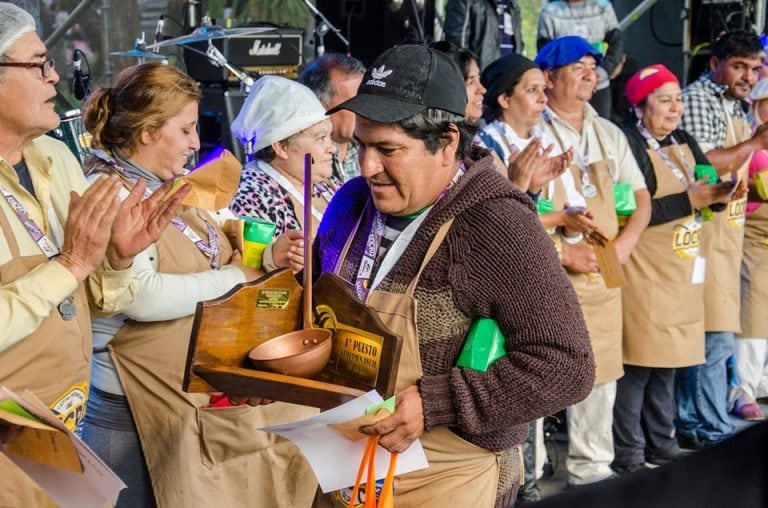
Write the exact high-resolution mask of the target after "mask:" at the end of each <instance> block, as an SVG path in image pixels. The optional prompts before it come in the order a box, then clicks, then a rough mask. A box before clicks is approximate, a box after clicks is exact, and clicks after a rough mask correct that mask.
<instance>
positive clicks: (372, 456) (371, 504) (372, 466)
mask: <svg viewBox="0 0 768 508" xmlns="http://www.w3.org/2000/svg"><path fill="white" fill-rule="evenodd" d="M379 438H380V436H370V437H369V438H368V442H367V443H366V445H365V452H363V460H361V461H360V468H359V469H358V470H357V477H356V478H355V486H354V488H353V489H352V496H351V497H350V499H349V503H347V508H355V502H356V500H357V496H358V493H359V492H360V482H361V481H362V479H363V473H364V472H366V469H367V472H368V475H367V480H366V482H367V483H366V485H367V486H368V487H369V488H366V490H365V504H364V508H377V503H376V448H377V447H378V445H379ZM396 467H397V453H392V455H391V457H390V459H389V467H388V468H387V476H386V477H385V478H384V488H383V489H382V491H381V497H380V498H379V500H378V508H388V506H392V504H391V503H392V501H391V500H390V499H389V493H390V492H392V485H393V483H394V480H395V468H396ZM370 487H373V488H370Z"/></svg>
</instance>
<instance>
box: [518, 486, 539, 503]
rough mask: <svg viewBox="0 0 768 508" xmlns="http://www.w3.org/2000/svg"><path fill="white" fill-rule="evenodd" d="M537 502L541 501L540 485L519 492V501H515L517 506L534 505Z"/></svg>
mask: <svg viewBox="0 0 768 508" xmlns="http://www.w3.org/2000/svg"><path fill="white" fill-rule="evenodd" d="M536 501H541V492H540V491H539V487H538V485H536V486H534V487H529V488H527V489H524V490H519V491H518V492H517V499H515V504H526V503H534V502H536Z"/></svg>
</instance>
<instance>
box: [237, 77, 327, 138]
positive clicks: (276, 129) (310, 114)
mask: <svg viewBox="0 0 768 508" xmlns="http://www.w3.org/2000/svg"><path fill="white" fill-rule="evenodd" d="M325 119H326V116H325V108H323V105H322V104H320V101H319V100H318V99H317V97H316V96H315V94H314V92H312V90H310V89H309V88H307V87H306V86H304V85H302V84H301V83H297V82H296V81H291V80H290V79H286V78H281V77H279V76H264V77H263V78H259V79H258V80H257V81H256V83H255V84H254V85H253V88H251V93H249V94H248V98H247V99H246V100H245V104H243V107H242V108H241V109H240V112H239V113H238V114H237V118H235V121H234V122H232V133H233V134H234V135H235V136H237V138H238V139H239V140H240V141H241V142H242V143H243V144H248V143H249V142H253V150H254V151H259V150H261V149H262V148H265V147H267V146H269V145H271V144H272V143H276V142H278V141H282V140H284V139H286V138H289V137H291V136H292V135H294V134H296V133H297V132H301V131H303V130H304V129H306V128H307V127H312V126H313V125H315V124H317V123H320V122H322V121H323V120H325Z"/></svg>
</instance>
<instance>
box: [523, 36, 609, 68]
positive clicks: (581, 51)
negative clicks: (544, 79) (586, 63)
mask: <svg viewBox="0 0 768 508" xmlns="http://www.w3.org/2000/svg"><path fill="white" fill-rule="evenodd" d="M586 55H591V56H593V57H595V61H596V62H597V63H598V64H599V63H600V62H601V61H602V60H603V54H602V53H600V51H598V50H597V48H595V47H594V46H593V45H592V44H590V43H589V42H587V40H586V39H584V38H583V37H579V36H577V35H566V36H565V37H559V38H557V39H555V40H554V41H550V42H548V43H546V44H545V45H544V47H542V48H541V49H540V50H539V54H538V55H536V59H535V60H534V62H535V63H536V65H538V66H539V68H540V69H541V70H543V71H546V70H548V69H557V68H558V67H563V66H564V65H570V64H572V63H574V62H578V61H579V60H581V59H582V58H584V56H586Z"/></svg>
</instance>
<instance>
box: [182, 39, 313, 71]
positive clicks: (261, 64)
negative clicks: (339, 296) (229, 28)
mask: <svg viewBox="0 0 768 508" xmlns="http://www.w3.org/2000/svg"><path fill="white" fill-rule="evenodd" d="M302 44H303V30H300V29H297V28H275V29H274V30H273V31H270V32H264V33H259V34H253V35H243V36H237V37H228V38H225V39H216V40H214V41H213V45H214V46H216V48H218V49H219V51H221V52H222V53H223V54H224V56H225V57H226V59H227V61H229V63H231V64H232V65H234V66H236V67H239V68H241V69H244V70H245V71H250V72H255V73H259V74H282V75H288V76H289V77H290V76H291V75H292V74H294V73H295V72H296V71H297V70H298V68H299V67H300V66H301V64H302V62H303V56H302ZM189 46H190V47H191V48H194V49H196V50H198V51H201V52H203V53H205V50H206V48H207V47H208V42H196V43H193V44H190V45H189ZM184 61H185V63H186V65H187V74H189V75H190V76H191V77H192V78H193V79H194V80H196V81H199V82H201V83H222V82H226V81H228V80H230V76H229V71H227V70H226V69H224V68H221V67H217V66H216V65H214V64H212V63H211V62H210V61H209V60H208V58H207V57H206V56H204V55H201V54H198V53H196V52H195V51H191V50H189V49H188V48H186V49H185V51H184Z"/></svg>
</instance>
